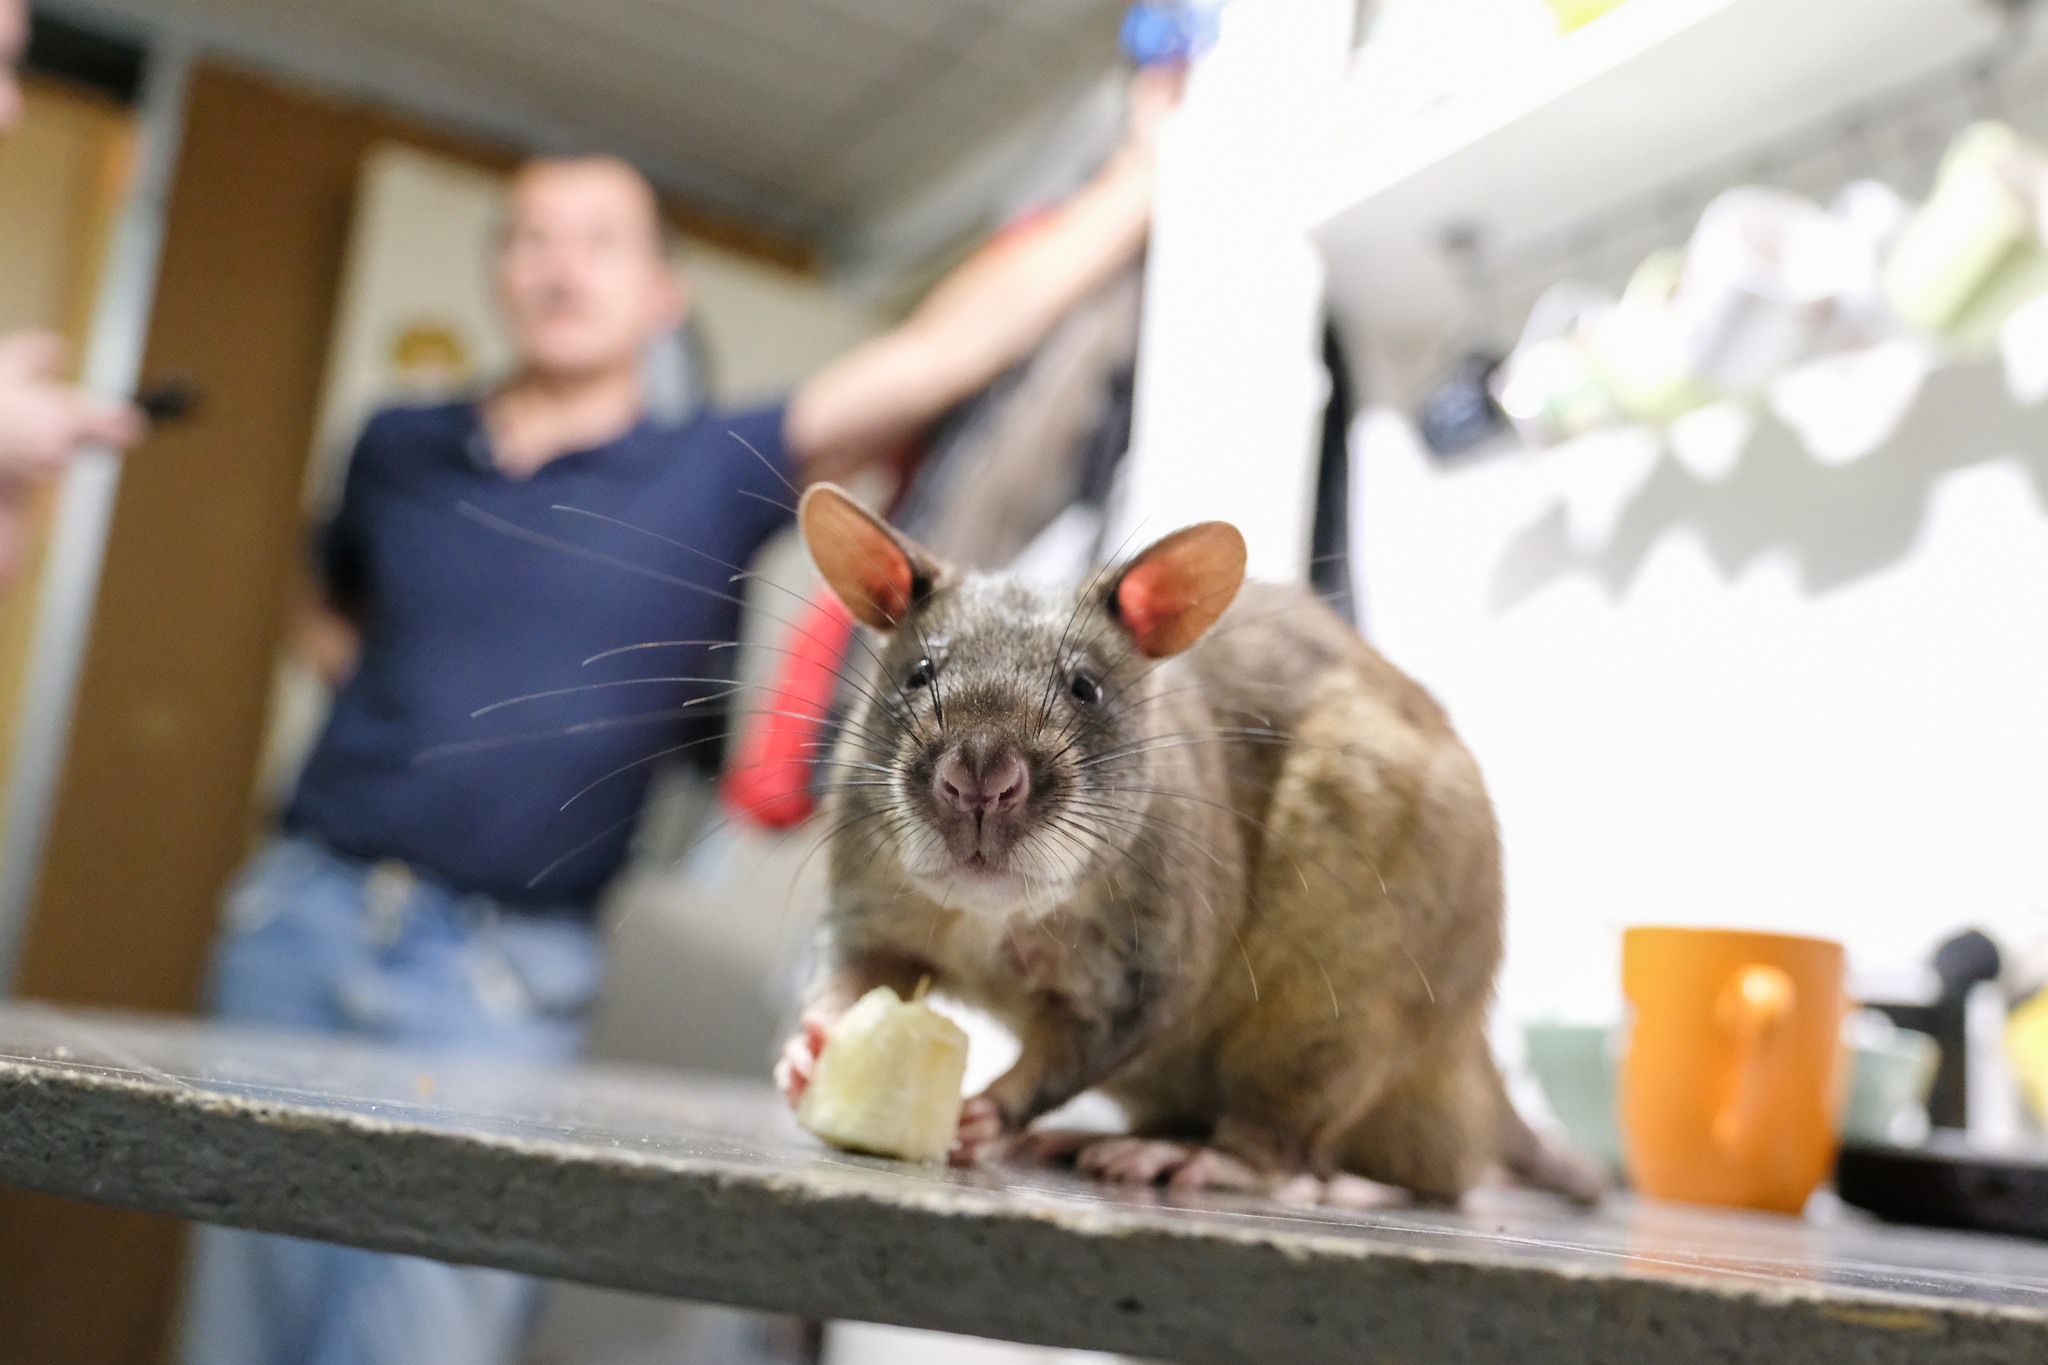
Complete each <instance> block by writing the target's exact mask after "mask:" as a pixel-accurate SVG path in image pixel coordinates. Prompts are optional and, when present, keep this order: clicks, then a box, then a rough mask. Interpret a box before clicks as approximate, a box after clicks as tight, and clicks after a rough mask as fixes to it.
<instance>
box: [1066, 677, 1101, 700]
mask: <svg viewBox="0 0 2048 1365" xmlns="http://www.w3.org/2000/svg"><path fill="white" fill-rule="evenodd" d="M1067 691H1069V692H1071V693H1073V694H1074V700H1076V701H1078V702H1080V703H1081V704H1082V705H1083V706H1096V705H1100V704H1101V701H1102V681H1101V679H1099V678H1097V677H1096V676H1095V675H1094V674H1093V673H1088V672H1078V673H1076V674H1074V680H1073V682H1071V683H1069V684H1068V685H1067Z"/></svg>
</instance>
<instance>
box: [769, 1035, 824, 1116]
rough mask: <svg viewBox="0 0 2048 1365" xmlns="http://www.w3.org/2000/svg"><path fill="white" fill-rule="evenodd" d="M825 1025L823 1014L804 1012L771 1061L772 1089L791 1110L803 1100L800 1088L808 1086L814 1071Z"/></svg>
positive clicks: (822, 1049) (820, 1050)
mask: <svg viewBox="0 0 2048 1365" xmlns="http://www.w3.org/2000/svg"><path fill="white" fill-rule="evenodd" d="M829 1026H830V1025H829V1024H828V1022H827V1021H826V1020H825V1019H824V1017H823V1016H821V1015H816V1014H810V1013H806V1014H805V1015H804V1016H803V1018H802V1019H801V1020H799V1021H798V1024H797V1032H796V1036H795V1037H794V1038H791V1039H790V1040H789V1041H788V1042H786V1043H784V1044H783V1045H782V1056H781V1058H780V1059H779V1060H778V1061H777V1062H776V1063H775V1088H776V1089H777V1090H780V1091H781V1092H782V1098H784V1099H785V1100H788V1101H789V1107H790V1108H792V1109H794V1108H796V1106H797V1104H798V1102H799V1101H801V1100H802V1099H803V1097H804V1091H806V1090H808V1089H810V1085H811V1077H812V1076H814V1075H816V1074H817V1070H818V1054H819V1053H821V1052H823V1051H824V1050H825V1030H826V1029H827V1028H828V1027H829Z"/></svg>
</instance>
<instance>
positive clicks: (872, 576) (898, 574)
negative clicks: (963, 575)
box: [796, 483, 941, 630]
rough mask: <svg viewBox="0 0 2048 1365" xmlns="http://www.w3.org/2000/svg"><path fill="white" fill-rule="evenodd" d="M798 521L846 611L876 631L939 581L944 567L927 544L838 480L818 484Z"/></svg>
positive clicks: (895, 621)
mask: <svg viewBox="0 0 2048 1365" xmlns="http://www.w3.org/2000/svg"><path fill="white" fill-rule="evenodd" d="M796 519H797V524H798V525H800V526H802V527H803V531H804V540H805V542H806V543H807V544H809V546H810V547H811V559H812V561H813V562H814V563H815V564H817V566H818V572H819V573H821V574H823V575H824V576H825V581H826V582H827V583H829V584H831V585H832V591H833V592H835V593H837V594H839V600H840V601H842V602H844V603H845V604H846V609H847V610H848V611H850V612H852V613H853V614H854V615H855V616H857V617H859V618H860V619H861V620H862V621H864V622H866V623H867V624H868V625H871V626H873V627H874V628H875V629H876V630H894V629H895V628H896V627H897V626H898V625H899V624H901V623H902V621H903V618H904V617H905V616H908V615H909V614H910V609H911V608H912V607H914V606H916V605H917V604H918V603H919V602H921V601H923V600H924V597H925V594H927V593H929V592H930V591H931V590H932V584H933V583H935V582H937V581H938V578H939V575H940V572H941V568H940V565H939V563H938V561H937V560H935V559H933V558H932V557H931V556H930V555H929V554H927V553H926V552H925V550H924V547H922V546H921V545H919V544H917V542H915V541H913V540H911V539H909V538H908V537H906V536H904V535H901V534H899V533H898V532H897V530H896V528H895V527H893V526H891V525H889V523H888V522H886V521H883V520H882V519H881V518H880V517H878V516H876V515H875V514H874V513H873V512H870V511H868V509H867V508H865V507H862V506H861V505H860V504H859V503H857V502H855V501H854V500H853V499H852V498H851V497H849V496H848V495H847V492H846V490H845V489H843V488H841V487H839V486H838V485H837V484H830V483H814V484H812V485H811V486H810V488H809V490H807V491H806V492H805V493H804V496H803V501H802V502H800V503H798V504H797V509H796Z"/></svg>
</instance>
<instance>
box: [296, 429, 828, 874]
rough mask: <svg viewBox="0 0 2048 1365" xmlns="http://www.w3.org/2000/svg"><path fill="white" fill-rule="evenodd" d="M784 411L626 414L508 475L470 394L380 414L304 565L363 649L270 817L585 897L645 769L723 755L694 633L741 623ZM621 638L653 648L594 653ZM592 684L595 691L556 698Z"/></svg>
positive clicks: (620, 837)
mask: <svg viewBox="0 0 2048 1365" xmlns="http://www.w3.org/2000/svg"><path fill="white" fill-rule="evenodd" d="M782 415H783V413H782V409H781V408H780V407H773V408H764V409H760V410H758V411H749V412H740V413H733V414H724V415H719V414H708V413H707V414H704V415H701V416H699V417H698V418H696V419H695V420H694V421H692V422H691V423H689V424H688V425H687V426H684V427H682V428H680V429H677V430H657V429H655V428H653V427H651V426H649V425H647V424H645V423H643V424H641V425H640V426H638V427H636V428H635V429H634V430H632V431H630V432H628V433H627V434H626V435H624V436H622V437H620V438H619V439H618V440H616V441H613V442H611V443H610V444H609V445H605V446H601V447H599V448H597V449H595V450H585V451H578V452H575V453H572V454H568V455H564V456H562V457H561V458H559V459H556V460H553V461H550V462H549V463H548V464H546V465H544V466H542V467H541V468H540V469H539V470H537V471H536V472H535V473H533V474H532V475H531V476H530V477H528V478H525V479H514V478H509V477H507V476H506V475H505V474H503V473H501V472H499V470H498V469H497V467H496V466H495V465H494V464H493V463H492V462H491V459H490V452H489V446H488V443H487V440H486V439H485V437H484V435H483V429H482V426H481V424H480V418H479V413H478V411H477V409H476V407H475V405H473V404H470V403H461V404H454V405H450V406H446V407H435V408H419V409H394V410H391V411H387V412H383V413H380V414H378V415H377V416H376V417H375V418H373V419H372V420H371V422H370V424H369V426H368V427H367V428H366V429H365V430H364V432H363V436H362V440H361V441H360V442H359V443H358V444H357V446H356V451H355V456H354V460H353V462H352V463H351V464H350V466H349V472H348V481H347V484H346V487H345V490H344V492H343V495H342V500H341V507H340V509H339V511H338V512H337V513H336V515H335V518H334V521H333V522H332V523H331V524H330V526H329V527H328V530H327V534H326V537H325V539H324V543H323V548H322V559H323V561H324V562H323V564H322V566H321V567H322V571H323V573H324V575H325V578H326V582H327V589H328V592H329V593H330V595H331V596H332V598H333V600H334V601H335V602H337V603H338V604H342V605H344V606H347V607H349V608H351V609H352V610H354V611H355V613H356V614H357V615H358V618H359V619H360V620H361V621H362V622H363V625H364V634H363V649H362V662H361V664H360V666H359V667H358V668H357V671H356V674H355V676H354V677H353V678H351V679H350V680H349V682H348V683H347V684H346V685H345V686H344V687H343V688H342V689H341V691H340V693H339V694H338V695H337V696H336V697H335V700H334V709H333V714H332V716H331V717H330V719H329V720H328V723H327V729H326V732H325V733H324V734H323V735H322V736H321V738H320V743H319V745H318V747H317V748H316V749H315V750H314V752H313V756H312V758H311V760H310V761H309V762H308V763H307V765H306V769H305V771H304V773H303V774H302V775H301V777H300V779H299V786H298V791H297V792H296V794H295V795H294V796H293V799H292V802H291V805H290V807H289V808H288V810H287V811H286V814H285V827H286V828H287V829H289V830H292V831H294V832H300V833H305V834H309V835H311V836H313V837H315V838H317V839H319V840H320V841H322V842H323V843H325V844H327V845H328V846H330V847H332V848H334V849H336V850H338V851H340V852H343V853H347V854H351V855H353V856H356V857H359V858H364V859H372V860H374V859H381V858H401V859H403V860H405V861H406V862H408V863H411V864H412V865H414V866H415V867H416V868H418V869H419V870H420V871H421V872H423V873H425V874H427V875H429V876H431V877H433V878H435V879H436V880H439V881H441V882H444V883H445V884H447V885H449V886H451V887H453V888H454V889H455V890H457V891H461V892H469V891H477V892H483V893H486V894H488V895H491V896H494V897H497V898H499V899H501V900H504V901H508V902H512V903H515V904H531V905H562V904H569V905H575V906H582V907H588V906H589V905H590V904H591V903H592V902H593V901H594V900H595V899H596V896H597V893H598V891H599V889H600V888H601V887H602V886H603V885H604V883H605V881H606V879H608V878H609V877H610V876H611V875H612V873H613V872H615V871H616V870H617V869H618V866H619V864H620V862H621V861H622V860H623V859H624V857H625V853H626V847H627V843H628V841H629V839H630V838H631V835H632V832H633V824H634V821H635V819H636V817H637V815H638V813H639V810H640V805H641V801H642V798H643V797H644V796H645V794H646V790H647V784H648V780H649V778H650V777H651V776H652V774H653V772H654V770H655V767H656V762H655V761H646V762H643V761H642V760H649V759H652V758H653V756H655V755H657V754H660V753H662V752H663V751H664V750H675V749H678V748H679V746H691V747H689V748H682V749H681V753H682V754H683V755H685V756H687V755H689V754H691V753H692V752H701V751H703V750H704V749H706V748H709V747H714V746H715V744H716V740H717V737H718V735H719V733H720V730H721V727H722V724H723V720H724V715H723V711H724V702H723V700H722V699H721V696H720V694H722V693H724V692H725V691H727V688H728V685H727V684H722V683H720V682H719V681H716V680H718V679H722V678H725V677H728V676H729V675H730V674H731V671H732V656H733V653H734V651H733V650H731V649H730V648H726V649H719V648H715V647H714V646H713V645H712V644H711V643H708V642H730V641H732V640H734V639H736V638H737V636H738V633H739V622H740V608H739V604H738V602H737V601H736V600H734V599H736V598H737V597H738V595H739V593H740V590H741V588H742V587H743V586H744V585H743V584H738V583H733V582H731V581H730V580H731V579H732V577H733V574H734V571H735V570H734V568H733V567H731V566H741V567H744V566H745V565H746V564H747V562H748V560H750V559H751V558H752V557H753V555H754V553H755V551H756V550H758V549H759V548H760V546H761V543H762V542H763V541H764V540H766V539H767V538H768V537H769V536H770V535H771V534H773V533H774V532H775V531H776V530H777V529H778V528H780V527H782V526H783V525H784V524H786V523H787V522H788V521H789V520H790V517H791V505H792V504H793V503H794V501H795V495H794V494H793V493H791V491H790V489H789V487H788V486H787V485H786V484H785V483H784V482H783V479H785V478H789V479H792V480H793V479H794V475H793V472H792V469H791V461H790V458H789V455H788V453H787V452H786V450H785V449H784V446H783V442H782ZM743 442H744V443H743ZM750 445H751V446H752V447H753V449H752V450H750V449H749V448H748V447H749V446H750ZM755 451H758V452H759V455H758V456H757V455H756V454H755V453H754V452H755ZM761 457H765V462H764V459H763V458H761ZM563 508H574V509H577V511H573V512H572V511H564V510H561V509H563ZM584 513H594V514H597V516H602V517H610V518H614V519H616V521H619V522H625V523H627V524H629V525H630V526H633V527H637V528H640V531H635V530H628V529H626V528H625V527H623V526H619V525H614V524H612V523H611V522H606V521H600V520H598V519H596V517H594V516H590V515H582V514H584ZM641 531H644V532H651V533H652V534H642V533H641ZM657 537H659V538H657ZM670 542H679V543H670ZM685 546H686V547H688V548H687V549H685V548H683V547H685ZM668 641H689V642H692V643H687V644H669V643H659V642H668ZM632 645H651V646H652V647H650V648H642V649H627V650H626V652H623V653H618V654H612V655H610V656H609V657H606V658H601V659H596V660H595V661H594V662H587V661H590V660H592V659H593V656H596V655H600V654H604V653H605V652H606V651H610V650H620V649H625V647H627V646H632ZM642 679H666V680H668V681H640V680H642ZM685 679H687V680H688V681H681V680H685ZM700 680H711V681H700ZM592 683H602V684H609V685H607V686H600V687H596V688H591V689H589V690H581V691H570V690H567V689H576V688H586V687H587V686H588V684H592ZM535 693H545V694H551V695H544V696H539V697H535V698H534V699H533V700H528V701H521V702H517V703H515V704H512V705H505V706H499V707H498V708H497V709H495V710H489V711H486V712H485V714H482V715H476V714H475V713H476V712H478V711H479V710H482V709H483V708H486V707H491V706H492V705H493V704H494V703H500V702H505V701H508V700H510V699H512V698H516V697H526V696H529V695H530V694H535ZM621 770H623V771H621ZM565 803H567V804H566V808H565ZM536 878H538V880H537V881H536V880H535V879H536Z"/></svg>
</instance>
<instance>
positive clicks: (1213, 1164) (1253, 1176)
mask: <svg viewBox="0 0 2048 1365" xmlns="http://www.w3.org/2000/svg"><path fill="white" fill-rule="evenodd" d="M1074 1165H1075V1168H1076V1169H1078V1170H1079V1171H1081V1172H1082V1174H1084V1175H1091V1176H1094V1177H1095V1178H1096V1179H1098V1180H1112V1181H1117V1182H1119V1183H1122V1184H1129V1185H1157V1184H1164V1185H1165V1186H1166V1187H1167V1188H1168V1189H1170V1190H1175V1191H1178V1192H1180V1193H1192V1192H1195V1191H1198V1190H1234V1191H1238V1192H1240V1193H1250V1194H1272V1193H1274V1192H1275V1191H1277V1190H1279V1189H1280V1188H1281V1187H1282V1186H1284V1185H1286V1184H1287V1183H1289V1180H1290V1179H1291V1177H1290V1176H1288V1175H1281V1174H1274V1173H1269V1172H1263V1171H1259V1170H1256V1169H1254V1168H1253V1167H1251V1166H1250V1165H1248V1164H1246V1163H1245V1162H1243V1161H1240V1160H1238V1159H1237V1158H1236V1157H1234V1156H1231V1155H1230V1154H1229V1153H1227V1152H1220V1151H1218V1150H1216V1149H1215V1148H1214V1147H1198V1146H1195V1145H1193V1144H1190V1143H1185V1142H1169V1141H1167V1140H1165V1139H1163V1138H1144V1137H1112V1138H1105V1137H1102V1136H1100V1135H1099V1134H1098V1135H1097V1136H1096V1138H1095V1140H1094V1141H1092V1142H1090V1143H1088V1145H1086V1146H1084V1147H1081V1148H1080V1149H1079V1150H1078V1151H1077V1152H1076V1153H1075V1157H1074Z"/></svg>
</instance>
